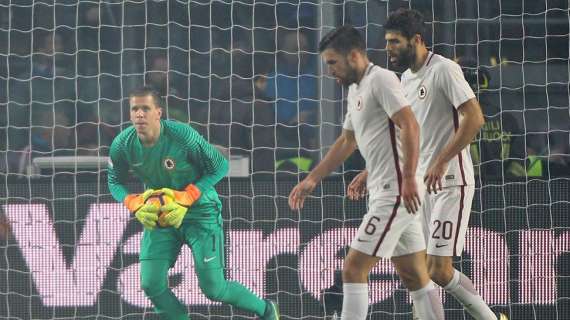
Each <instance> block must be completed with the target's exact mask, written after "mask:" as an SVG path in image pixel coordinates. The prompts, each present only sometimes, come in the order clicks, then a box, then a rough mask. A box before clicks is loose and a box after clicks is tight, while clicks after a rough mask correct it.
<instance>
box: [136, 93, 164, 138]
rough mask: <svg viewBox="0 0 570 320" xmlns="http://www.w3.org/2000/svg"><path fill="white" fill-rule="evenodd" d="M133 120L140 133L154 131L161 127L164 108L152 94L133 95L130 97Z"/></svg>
mask: <svg viewBox="0 0 570 320" xmlns="http://www.w3.org/2000/svg"><path fill="white" fill-rule="evenodd" d="M129 104H130V107H131V122H132V123H133V125H134V126H135V129H136V130H137V132H139V133H145V132H148V131H152V130H153V129H156V128H158V127H160V116H161V115H162V109H161V108H160V107H159V106H157V105H156V102H155V101H154V98H153V97H152V96H151V95H146V96H133V97H131V98H130V99H129Z"/></svg>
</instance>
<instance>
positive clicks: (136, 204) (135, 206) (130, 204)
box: [123, 189, 154, 213]
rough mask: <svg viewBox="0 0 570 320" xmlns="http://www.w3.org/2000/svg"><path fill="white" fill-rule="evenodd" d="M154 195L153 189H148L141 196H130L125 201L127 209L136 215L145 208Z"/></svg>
mask: <svg viewBox="0 0 570 320" xmlns="http://www.w3.org/2000/svg"><path fill="white" fill-rule="evenodd" d="M153 193H154V190H153V189H147V190H145V191H144V192H143V193H140V194H129V195H127V197H126V198H125V200H123V204H124V205H125V207H127V209H129V212H130V213H136V212H137V210H139V209H140V208H142V206H144V203H145V202H146V200H147V199H148V198H149V197H150V196H151V195H152V194H153Z"/></svg>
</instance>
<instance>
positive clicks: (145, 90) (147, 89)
mask: <svg viewBox="0 0 570 320" xmlns="http://www.w3.org/2000/svg"><path fill="white" fill-rule="evenodd" d="M146 96H151V97H152V99H153V100H154V104H156V105H157V106H158V107H160V108H162V105H163V104H162V97H161V96H160V93H158V91H156V90H155V89H154V88H153V87H151V86H144V87H138V88H136V89H134V90H133V91H131V94H129V98H132V97H146Z"/></svg>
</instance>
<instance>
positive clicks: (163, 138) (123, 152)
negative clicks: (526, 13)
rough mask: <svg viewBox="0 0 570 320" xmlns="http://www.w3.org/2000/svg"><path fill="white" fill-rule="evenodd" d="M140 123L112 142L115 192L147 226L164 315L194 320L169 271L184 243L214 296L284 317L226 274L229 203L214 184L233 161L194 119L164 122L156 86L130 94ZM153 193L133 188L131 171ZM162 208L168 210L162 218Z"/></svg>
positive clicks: (150, 276) (147, 285)
mask: <svg viewBox="0 0 570 320" xmlns="http://www.w3.org/2000/svg"><path fill="white" fill-rule="evenodd" d="M129 104H130V117H131V121H132V123H133V126H131V127H129V128H127V129H125V130H123V131H122V132H121V133H119V135H117V137H115V139H114V140H113V143H112V145H111V151H110V158H111V160H110V162H109V179H108V184H109V190H110V191H111V194H112V195H113V198H115V199H116V200H117V201H120V202H122V203H124V204H125V206H126V207H127V208H128V209H129V211H130V212H131V213H132V214H133V215H134V216H135V217H136V219H138V220H139V221H140V223H141V224H142V225H143V226H144V233H143V237H142V240H141V250H140V264H141V275H140V280H141V287H142V289H143V290H144V293H145V295H146V296H147V297H148V298H149V299H150V300H151V301H152V303H153V304H154V307H155V311H156V312H157V313H158V314H159V315H160V316H161V318H163V319H188V315H187V310H186V307H185V306H184V305H183V304H182V303H181V302H180V301H179V300H178V299H177V298H176V297H175V296H174V294H173V293H172V291H171V290H170V289H169V287H168V269H169V268H170V267H172V266H173V265H174V263H175V262H176V259H177V257H178V255H179V253H180V249H181V247H182V245H184V244H186V245H188V246H189V247H190V248H191V249H192V255H193V258H194V267H195V271H196V275H197V276H198V282H199V285H200V289H201V290H202V292H203V293H204V295H205V296H206V297H208V298H209V299H210V300H213V301H219V302H224V303H228V304H230V305H232V306H234V307H237V308H239V309H242V310H247V311H251V312H253V313H255V314H257V315H258V316H260V317H261V319H279V312H278V310H277V306H276V305H275V304H274V303H273V302H272V301H269V300H262V299H260V298H259V297H258V296H256V295H255V294H253V293H252V292H251V291H250V290H249V289H248V288H246V287H244V286H243V285H242V284H240V283H237V282H233V281H227V280H226V279H225V277H224V267H225V263H224V234H223V228H222V217H221V211H222V206H221V202H220V199H219V198H218V194H217V192H216V190H215V189H214V185H215V184H216V183H217V182H218V181H220V180H221V179H222V178H223V177H224V176H225V175H226V173H227V171H228V162H227V160H226V159H225V158H224V157H223V156H222V155H221V154H220V153H219V152H218V150H217V149H216V148H214V147H213V146H212V145H211V144H209V143H208V142H207V141H206V140H204V138H203V137H202V136H200V135H199V134H198V133H197V132H196V131H195V130H194V129H192V128H191V127H190V126H189V125H187V124H182V123H178V122H173V121H168V120H161V115H162V108H161V104H160V97H159V96H158V94H157V93H156V92H155V91H154V90H152V89H151V88H149V87H143V88H140V89H137V90H135V91H133V92H132V93H131V95H130V97H129ZM129 170H132V171H133V173H134V174H135V175H136V176H137V177H138V178H139V179H140V180H141V181H142V182H143V183H144V185H145V188H147V189H146V191H145V192H144V193H142V194H130V193H129V191H128V190H127V188H126V187H125V182H126V181H127V177H128V172H129ZM155 190H160V191H162V192H164V193H165V194H167V195H169V196H171V197H173V198H174V201H172V202H170V203H168V204H166V205H164V206H163V207H162V208H161V209H159V208H156V207H154V206H152V205H150V204H145V201H146V200H147V198H148V196H150V195H151V194H152V193H153V191H155ZM159 211H162V212H164V213H163V214H162V216H160V223H159Z"/></svg>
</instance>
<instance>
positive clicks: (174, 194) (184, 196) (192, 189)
mask: <svg viewBox="0 0 570 320" xmlns="http://www.w3.org/2000/svg"><path fill="white" fill-rule="evenodd" d="M160 191H161V192H162V193H164V194H165V195H167V196H169V197H171V198H172V199H174V201H176V203H178V204H181V205H183V206H185V207H191V206H192V204H194V202H196V200H198V199H199V198H200V195H201V194H202V193H201V192H200V189H198V187H196V186H195V185H193V184H189V185H188V186H186V188H185V189H184V191H177V190H173V189H170V188H162V189H160Z"/></svg>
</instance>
